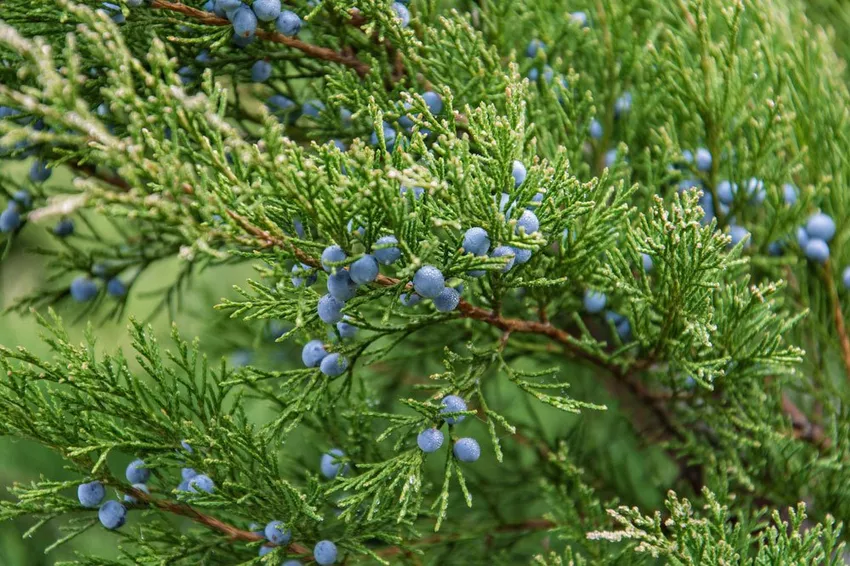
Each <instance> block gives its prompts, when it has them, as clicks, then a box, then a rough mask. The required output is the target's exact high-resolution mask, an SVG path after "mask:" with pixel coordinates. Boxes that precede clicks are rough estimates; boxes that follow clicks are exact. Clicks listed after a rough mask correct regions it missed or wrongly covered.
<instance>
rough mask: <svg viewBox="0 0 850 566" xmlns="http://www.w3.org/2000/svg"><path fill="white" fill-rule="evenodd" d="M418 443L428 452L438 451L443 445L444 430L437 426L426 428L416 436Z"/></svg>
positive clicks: (420, 447)
mask: <svg viewBox="0 0 850 566" xmlns="http://www.w3.org/2000/svg"><path fill="white" fill-rule="evenodd" d="M416 444H417V445H418V446H419V449H420V450H422V451H423V452H425V453H426V454H430V453H432V452H436V451H437V450H439V449H440V446H442V445H443V431H441V430H439V429H436V428H426V429H425V430H423V431H422V432H420V433H419V436H417V437H416Z"/></svg>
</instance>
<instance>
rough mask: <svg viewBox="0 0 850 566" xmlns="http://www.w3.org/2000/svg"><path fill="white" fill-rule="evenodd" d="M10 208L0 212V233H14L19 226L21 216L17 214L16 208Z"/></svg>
mask: <svg viewBox="0 0 850 566" xmlns="http://www.w3.org/2000/svg"><path fill="white" fill-rule="evenodd" d="M9 204H10V206H9V207H8V208H7V209H6V210H4V211H3V212H0V232H14V231H15V230H17V229H18V228H19V227H20V225H21V214H20V213H19V212H18V207H17V206H12V205H13V203H9Z"/></svg>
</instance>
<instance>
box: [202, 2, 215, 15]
mask: <svg viewBox="0 0 850 566" xmlns="http://www.w3.org/2000/svg"><path fill="white" fill-rule="evenodd" d="M204 10H206V11H207V12H212V11H214V10H215V0H207V1H206V2H205V3H204Z"/></svg>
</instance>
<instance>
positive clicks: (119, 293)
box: [106, 277, 127, 298]
mask: <svg viewBox="0 0 850 566" xmlns="http://www.w3.org/2000/svg"><path fill="white" fill-rule="evenodd" d="M106 292H107V293H109V295H110V296H112V297H116V298H120V297H123V296H124V295H126V294H127V286H126V285H124V282H123V281H121V280H120V279H118V278H117V277H113V278H112V279H110V280H109V281H107V282H106Z"/></svg>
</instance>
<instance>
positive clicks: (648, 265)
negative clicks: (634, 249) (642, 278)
mask: <svg viewBox="0 0 850 566" xmlns="http://www.w3.org/2000/svg"><path fill="white" fill-rule="evenodd" d="M640 260H641V263H642V264H643V270H644V271H646V272H647V273H649V272H650V271H652V267H653V262H652V256H650V255H649V254H644V253H642V254H640Z"/></svg>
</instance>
